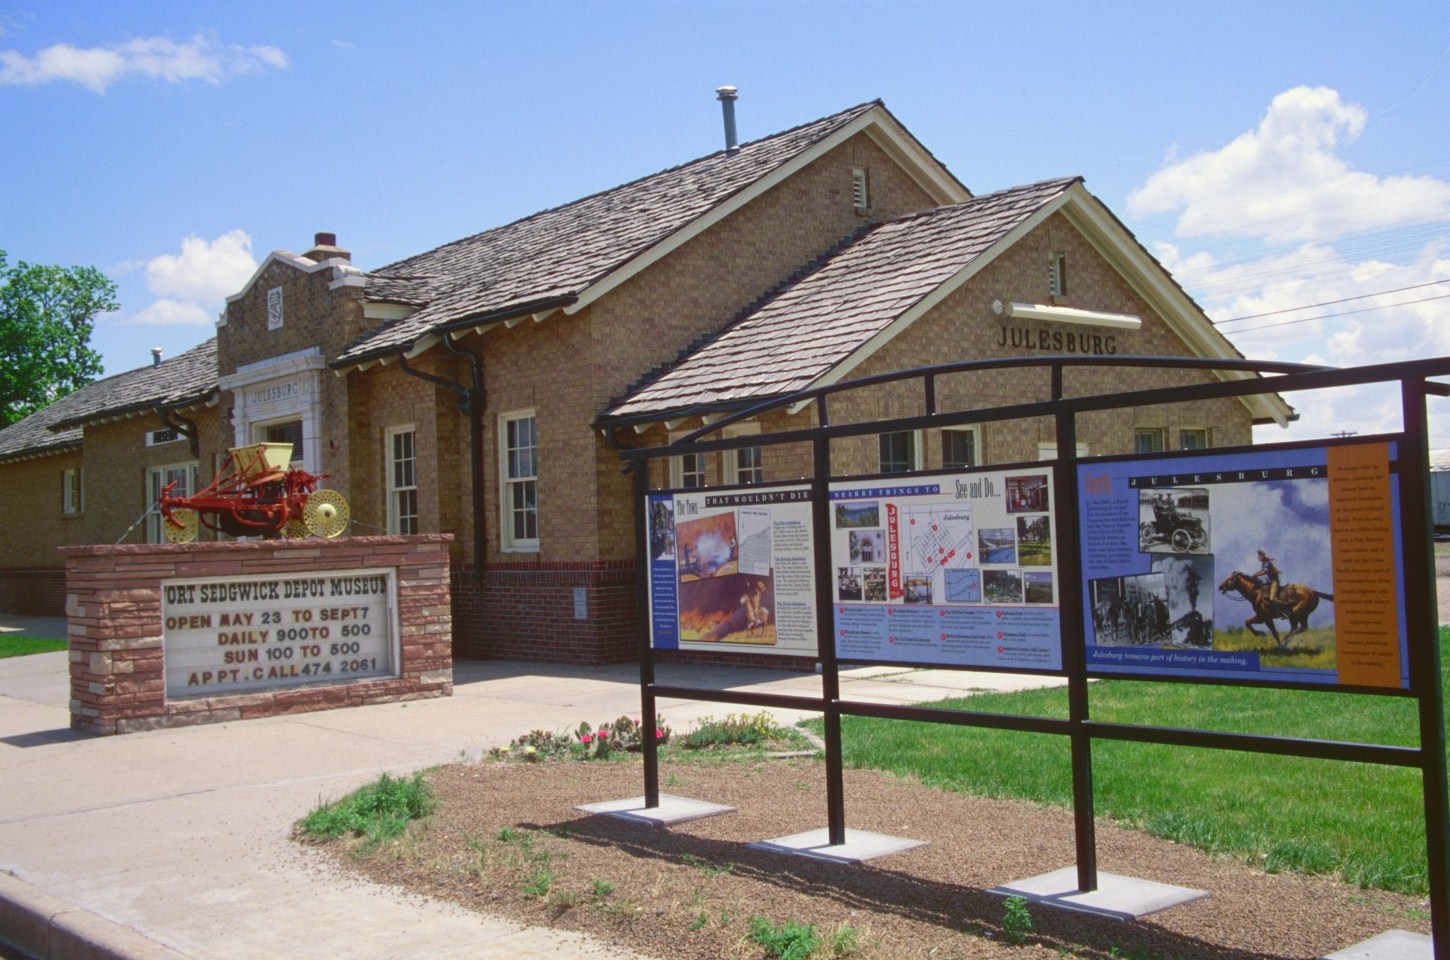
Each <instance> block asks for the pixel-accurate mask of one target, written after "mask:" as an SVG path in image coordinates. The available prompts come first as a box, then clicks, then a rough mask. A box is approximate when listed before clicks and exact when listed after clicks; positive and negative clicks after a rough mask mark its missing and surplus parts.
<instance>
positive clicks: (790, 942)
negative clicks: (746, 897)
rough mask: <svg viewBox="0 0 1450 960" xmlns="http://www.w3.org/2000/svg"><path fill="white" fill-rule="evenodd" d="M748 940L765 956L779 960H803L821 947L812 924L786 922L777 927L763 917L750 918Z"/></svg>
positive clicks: (819, 937) (819, 939) (819, 936)
mask: <svg viewBox="0 0 1450 960" xmlns="http://www.w3.org/2000/svg"><path fill="white" fill-rule="evenodd" d="M750 939H751V940H752V941H753V942H754V943H755V944H756V946H758V947H760V948H761V949H762V950H764V951H765V953H766V955H767V956H771V957H779V958H780V960H805V958H806V957H809V956H810V955H811V954H812V953H815V951H816V948H817V947H819V946H820V945H821V935H820V934H818V933H816V926H815V924H813V923H806V924H801V923H797V922H796V921H794V920H787V921H786V922H785V923H783V924H781V925H779V926H777V925H775V924H773V923H771V922H770V921H769V920H767V919H765V918H764V917H751V918H750Z"/></svg>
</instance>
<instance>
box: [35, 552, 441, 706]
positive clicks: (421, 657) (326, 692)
mask: <svg viewBox="0 0 1450 960" xmlns="http://www.w3.org/2000/svg"><path fill="white" fill-rule="evenodd" d="M451 539H452V537H451V535H446V534H445V535H431V536H414V537H344V538H339V539H337V540H315V539H309V540H264V541H249V542H245V543H190V544H178V545H171V544H167V545H148V546H112V547H100V546H92V547H67V548H64V549H62V550H61V551H60V552H61V555H62V556H63V557H64V558H65V561H66V590H67V597H66V613H67V615H68V617H69V619H70V677H71V727H72V728H74V729H77V730H85V731H88V732H91V733H99V734H114V733H130V732H133V731H136V730H150V729H155V728H158V727H172V726H181V725H188V724H195V723H218V722H222V721H228V720H247V719H251V718H253V717H266V716H274V715H276V714H283V713H302V712H305V711H311V710H329V709H332V708H334V707H351V706H361V705H363V704H369V703H386V702H389V701H396V700H413V699H419V698H423V697H440V696H449V695H451V694H452V692H453V655H452V613H451V604H450V598H449V580H448V541H449V540H451ZM378 568H387V569H392V570H395V571H396V583H397V614H398V627H399V645H398V646H399V650H398V665H399V675H398V676H397V677H396V678H393V677H388V678H378V679H365V680H354V681H350V682H346V683H333V684H318V685H307V686H300V687H287V688H284V689H276V690H266V691H261V692H249V693H244V694H233V695H224V696H213V697H189V698H186V699H168V698H167V695H166V680H165V673H164V668H165V651H164V649H163V646H162V639H163V638H162V619H161V582H162V581H163V580H168V579H173V578H179V577H186V578H202V577H218V578H226V577H242V576H250V575H268V576H285V575H287V574H297V575H299V576H319V575H325V574H326V572H327V571H329V570H353V569H378Z"/></svg>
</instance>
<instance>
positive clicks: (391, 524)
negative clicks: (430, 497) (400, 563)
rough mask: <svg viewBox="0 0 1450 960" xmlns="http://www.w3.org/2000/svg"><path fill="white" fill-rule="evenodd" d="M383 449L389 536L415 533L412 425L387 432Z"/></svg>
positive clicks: (414, 440) (415, 459) (415, 475)
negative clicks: (385, 456) (386, 482)
mask: <svg viewBox="0 0 1450 960" xmlns="http://www.w3.org/2000/svg"><path fill="white" fill-rule="evenodd" d="M383 447H384V449H385V450H386V451H387V458H388V462H387V473H388V533H391V534H412V533H417V532H418V451H417V433H416V432H415V431H414V429H413V425H412V424H408V425H407V426H403V427H392V428H391V429H389V430H388V431H387V434H386V436H385V437H384V442H383Z"/></svg>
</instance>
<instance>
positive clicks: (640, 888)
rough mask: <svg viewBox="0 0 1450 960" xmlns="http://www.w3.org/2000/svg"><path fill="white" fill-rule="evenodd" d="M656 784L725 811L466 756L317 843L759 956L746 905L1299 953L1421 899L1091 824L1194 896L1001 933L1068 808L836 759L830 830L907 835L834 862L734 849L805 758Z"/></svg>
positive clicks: (679, 951) (1372, 928)
mask: <svg viewBox="0 0 1450 960" xmlns="http://www.w3.org/2000/svg"><path fill="white" fill-rule="evenodd" d="M661 776H662V781H661V786H662V790H663V791H664V792H666V793H670V794H675V795H679V796H687V797H691V798H695V799H701V800H709V801H713V802H717V803H725V804H730V805H733V806H736V807H737V808H738V812H737V813H734V814H729V815H726V816H721V817H714V818H710V819H706V820H697V821H693V822H690V823H685V824H681V825H677V826H674V827H671V828H668V829H652V828H647V827H640V826H634V825H631V824H629V823H626V822H623V821H620V820H616V819H614V818H610V817H593V816H588V815H585V814H582V813H580V812H578V811H576V810H575V809H574V806H575V805H576V804H581V803H592V802H597V801H604V800H617V799H624V798H627V797H635V796H639V795H640V794H642V793H643V791H644V787H643V779H642V778H643V773H642V767H641V766H640V764H639V763H638V761H637V760H635V761H634V762H624V763H618V762H610V763H579V762H549V763H537V764H521V763H498V762H492V761H484V762H481V763H476V764H472V763H470V764H458V765H454V766H449V767H444V768H441V769H438V770H436V771H434V772H432V773H431V774H430V775H429V780H430V782H431V783H432V785H433V788H434V790H435V793H436V796H437V798H438V800H439V808H438V811H437V813H436V814H435V815H434V816H433V817H431V818H429V819H428V820H427V821H423V822H421V823H420V824H418V825H416V827H415V829H414V830H413V831H412V832H411V833H410V834H409V835H408V836H407V837H406V838H404V839H403V840H400V841H397V842H395V843H393V844H390V845H389V846H387V847H385V848H382V849H380V850H377V851H375V852H373V853H372V854H371V855H370V856H367V857H363V858H356V857H353V856H351V855H349V853H348V851H347V848H348V846H349V844H344V843H333V844H328V845H326V849H328V850H330V851H331V852H332V853H333V854H334V855H335V857H336V860H337V862H338V863H340V864H344V865H345V867H346V869H348V870H352V871H358V872H360V873H362V874H363V875H365V876H367V877H368V878H370V879H372V880H374V881H376V882H379V883H383V884H390V885H394V886H397V887H400V888H403V889H405V890H407V891H408V892H411V893H421V894H427V895H430V896H434V897H438V898H441V899H444V900H448V901H452V902H455V903H458V904H462V905H464V906H466V907H468V908H471V909H475V910H479V911H482V912H486V913H489V914H493V915H498V916H507V917H511V918H514V919H517V920H520V921H522V922H524V923H526V924H530V925H538V926H551V927H559V928H565V929H570V930H577V931H582V932H585V933H588V934H592V935H593V936H595V937H598V938H600V939H601V940H603V941H605V942H610V943H616V944H619V945H621V946H624V947H628V948H630V949H633V950H635V951H638V952H639V953H642V954H644V955H646V956H650V957H657V958H661V960H718V958H721V957H738V958H755V957H764V956H766V955H767V954H766V953H765V952H764V951H763V950H762V949H761V948H760V947H758V946H756V945H755V944H754V943H753V942H752V941H751V940H750V939H749V937H748V935H747V934H748V932H749V927H750V919H751V918H752V917H754V916H762V917H765V918H767V919H769V920H770V921H772V922H773V923H776V924H781V923H783V922H785V921H797V922H800V923H811V924H814V925H815V927H816V929H817V930H818V931H820V932H821V933H822V934H823V935H824V936H826V937H828V938H829V937H830V936H831V935H832V934H835V933H837V932H838V931H841V930H843V928H844V929H846V930H848V931H849V933H850V934H853V935H854V939H855V940H856V943H857V946H858V949H857V951H856V952H855V953H854V954H852V955H854V956H861V957H881V958H886V957H891V958H895V957H902V958H908V957H933V958H980V957H1012V958H1021V960H1036V958H1044V960H1045V958H1058V957H1064V956H1072V957H1085V958H1088V957H1090V958H1110V957H1124V958H1135V960H1187V958H1215V960H1218V958H1222V960H1248V958H1259V957H1265V958H1268V957H1272V958H1317V957H1322V956H1325V955H1326V954H1329V953H1332V952H1334V951H1336V950H1340V949H1343V948H1345V947H1347V946H1349V945H1351V944H1354V943H1357V942H1359V941H1361V940H1365V939H1368V938H1370V937H1372V936H1375V935H1376V934H1379V933H1382V932H1384V931H1385V930H1389V929H1403V930H1413V931H1417V932H1420V933H1428V932H1429V908H1428V905H1427V903H1426V902H1425V901H1424V900H1421V899H1416V898H1413V897H1407V896H1402V895H1398V894H1391V893H1383V892H1378V891H1367V890H1360V889H1357V888H1355V887H1350V886H1347V885H1345V884H1343V883H1340V882H1338V881H1336V880H1334V879H1331V878H1329V877H1308V876H1301V875H1295V874H1268V873H1264V872H1263V871H1261V870H1256V869H1254V868H1252V867H1251V866H1248V865H1245V864H1243V863H1240V862H1233V861H1227V860H1217V859H1214V858H1211V857H1209V856H1207V855H1205V854H1203V853H1201V852H1199V851H1196V850H1193V849H1190V848H1188V847H1184V846H1180V845H1178V844H1174V843H1171V842H1168V841H1165V840H1159V839H1155V838H1153V837H1150V836H1148V835H1147V834H1144V833H1140V832H1137V831H1134V830H1129V829H1124V828H1120V827H1117V826H1115V825H1113V824H1110V823H1106V822H1102V823H1100V824H1099V826H1098V865H1099V869H1100V870H1102V871H1104V872H1108V873H1115V874H1121V875H1125V876H1129V877H1136V878H1141V879H1146V880H1156V881H1160V882H1164V883H1173V884H1178V885H1182V886H1188V887H1193V888H1197V889H1201V890H1206V891H1208V893H1209V894H1210V896H1209V897H1208V898H1207V899H1203V900H1199V901H1196V902H1193V903H1189V904H1185V905H1182V906H1178V907H1174V908H1172V909H1169V910H1166V911H1163V912H1160V913H1157V914H1153V915H1152V916H1149V917H1146V918H1144V919H1143V920H1141V921H1138V922H1135V923H1124V922H1121V921H1115V920H1107V919H1100V918H1096V917H1090V916H1085V915H1082V914H1077V913H1070V912H1066V911H1062V910H1058V909H1053V908H1049V907H1044V906H1032V907H1031V908H1030V909H1031V914H1032V918H1033V920H1034V924H1035V929H1034V930H1033V931H1032V932H1031V933H1030V934H1028V936H1027V938H1026V941H1025V942H1024V943H1022V944H1020V945H1009V944H1008V943H1007V942H1005V939H1004V938H1005V934H1006V931H1004V930H1003V916H1004V913H1003V903H1002V899H1001V898H1000V897H997V896H994V895H992V894H989V893H987V892H986V891H987V890H988V889H989V888H991V887H993V886H996V885H998V884H1003V883H1009V882H1011V881H1014V880H1020V879H1023V878H1026V877H1030V876H1034V875H1037V874H1041V873H1046V872H1048V871H1050V870H1056V869H1059V868H1062V867H1066V866H1071V865H1072V864H1073V862H1074V854H1073V832H1072V817H1071V814H1070V812H1069V811H1066V810H1061V809H1054V808H1045V807H1040V806H1036V805H1033V804H1028V803H1021V802H1014V801H1001V800H987V799H981V798H976V797H969V796H963V795H961V794H954V793H948V792H944V791H940V790H935V789H930V788H927V787H924V786H921V785H920V784H917V783H913V782H908V781H903V780H899V779H896V778H893V777H891V776H888V775H886V774H881V773H877V772H874V771H863V770H850V771H847V772H846V794H845V797H846V816H847V824H848V826H849V827H850V828H852V829H860V830H869V831H873V832H877V833H884V834H890V835H893V836H900V837H909V838H912V839H916V840H925V841H928V845H927V846H924V847H918V848H916V849H913V850H910V851H907V852H905V853H900V854H896V855H892V856H889V857H884V858H881V859H879V860H875V861H872V862H870V863H867V864H863V865H857V866H840V865H833V864H828V863H822V862H818V861H812V860H808V859H805V858H801V857H787V856H780V855H776V854H771V853H767V852H758V851H753V850H748V849H746V847H745V844H746V843H748V842H751V841H755V840H764V839H771V838H774V837H781V836H786V835H789V834H794V833H800V832H803V831H806V830H812V829H818V828H822V827H824V826H825V816H826V814H825V797H824V791H825V781H824V767H823V765H822V764H821V763H820V762H819V761H816V760H799V759H795V760H761V761H755V762H744V763H742V762H719V763H689V764H676V765H668V764H667V765H665V766H664V768H663V770H662V773H661ZM501 832H502V833H501ZM501 837H502V839H501ZM1115 951H1116V952H1115ZM830 955H831V954H830V951H829V949H828V948H823V950H822V952H821V953H819V954H817V956H830Z"/></svg>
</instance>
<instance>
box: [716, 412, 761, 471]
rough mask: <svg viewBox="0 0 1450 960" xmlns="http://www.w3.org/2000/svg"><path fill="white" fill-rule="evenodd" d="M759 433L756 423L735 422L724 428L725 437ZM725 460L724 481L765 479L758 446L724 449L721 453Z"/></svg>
mask: <svg viewBox="0 0 1450 960" xmlns="http://www.w3.org/2000/svg"><path fill="white" fill-rule="evenodd" d="M759 433H760V424H758V423H737V424H735V425H733V426H729V427H726V428H725V432H724V435H725V436H726V437H749V436H757V435H759ZM723 456H724V462H725V471H724V472H725V482H726V483H762V482H764V480H765V467H764V465H763V463H762V461H761V456H760V448H759V447H739V448H737V449H735V450H726V451H725V452H724V454H723Z"/></svg>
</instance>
